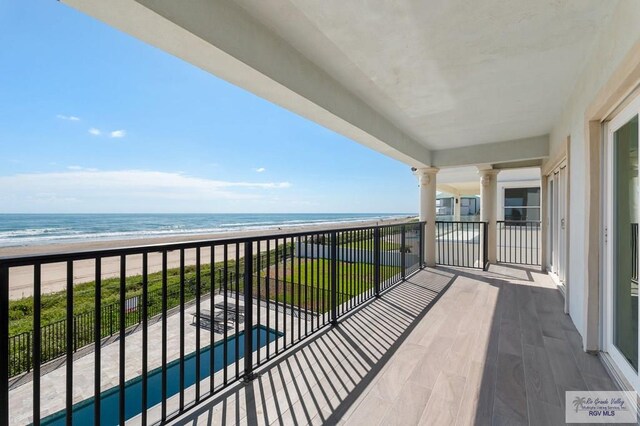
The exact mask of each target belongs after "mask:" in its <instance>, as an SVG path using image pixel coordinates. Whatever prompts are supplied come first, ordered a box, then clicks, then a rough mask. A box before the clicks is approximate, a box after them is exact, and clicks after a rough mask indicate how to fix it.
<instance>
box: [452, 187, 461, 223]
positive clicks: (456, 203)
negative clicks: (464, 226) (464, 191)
mask: <svg viewBox="0 0 640 426" xmlns="http://www.w3.org/2000/svg"><path fill="white" fill-rule="evenodd" d="M461 207H462V206H461V205H460V194H454V195H453V220H454V221H455V222H460V208H461Z"/></svg>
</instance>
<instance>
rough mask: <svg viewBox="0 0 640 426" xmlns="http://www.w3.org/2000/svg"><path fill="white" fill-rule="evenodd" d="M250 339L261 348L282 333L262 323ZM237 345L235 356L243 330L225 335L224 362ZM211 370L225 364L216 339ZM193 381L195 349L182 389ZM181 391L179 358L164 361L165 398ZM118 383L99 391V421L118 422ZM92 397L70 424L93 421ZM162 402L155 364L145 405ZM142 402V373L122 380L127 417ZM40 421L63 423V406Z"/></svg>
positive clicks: (206, 354)
mask: <svg viewBox="0 0 640 426" xmlns="http://www.w3.org/2000/svg"><path fill="white" fill-rule="evenodd" d="M252 332H253V341H254V342H257V343H258V347H259V348H261V347H263V346H265V345H267V344H268V343H270V342H273V341H274V340H276V339H277V338H278V337H280V336H282V333H279V332H276V331H274V330H271V329H268V328H266V327H263V326H255V327H253V329H252ZM236 345H238V354H239V355H238V359H241V358H242V357H243V356H244V331H243V332H241V333H239V334H238V335H234V336H231V337H229V338H228V339H227V365H230V364H233V362H234V361H235V356H236ZM210 356H211V347H210V346H207V347H205V348H202V349H201V351H200V379H201V380H202V379H204V378H206V377H208V376H209V375H210V368H209V367H210ZM213 360H214V364H213V368H214V373H215V372H217V371H220V370H222V368H223V367H224V341H219V342H216V343H215V344H214V346H213ZM195 383H196V353H195V352H193V353H190V354H189V355H186V356H185V358H184V387H185V389H186V388H188V387H190V386H192V385H194V384H195ZM179 392H180V361H179V360H175V361H172V362H171V363H169V364H167V398H169V397H171V396H173V395H176V394H178V393H179ZM119 398H120V387H119V386H116V387H113V388H111V389H108V390H106V391H104V392H102V393H101V394H100V404H101V406H100V410H101V411H100V424H102V425H117V424H118V416H119ZM93 402H94V398H90V399H87V400H84V401H81V402H78V403H77V404H75V405H74V406H73V424H78V425H86V424H93V420H94V415H93V414H94V403H93ZM161 402H162V368H161V367H160V368H156V369H154V370H152V371H150V372H149V374H148V375H147V408H151V407H153V406H154V405H156V404H159V403H161ZM141 406H142V376H139V377H136V378H134V379H131V380H129V381H128V382H127V383H126V384H125V418H126V419H127V420H128V419H130V418H132V417H135V416H137V415H138V414H140V412H141ZM42 424H43V425H56V426H57V425H65V424H66V410H62V411H59V412H57V413H55V414H52V415H50V416H48V417H47V418H45V419H43V420H42Z"/></svg>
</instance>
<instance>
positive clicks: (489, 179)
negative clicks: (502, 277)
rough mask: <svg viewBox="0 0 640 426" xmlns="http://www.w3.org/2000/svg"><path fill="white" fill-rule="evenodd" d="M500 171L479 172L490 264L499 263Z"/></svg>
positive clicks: (482, 216)
mask: <svg viewBox="0 0 640 426" xmlns="http://www.w3.org/2000/svg"><path fill="white" fill-rule="evenodd" d="M499 172H500V170H495V169H486V170H479V171H478V174H480V220H481V221H482V222H488V223H489V226H488V229H487V234H488V235H487V239H488V241H487V245H488V253H487V255H488V256H487V258H488V260H489V263H496V261H497V223H496V221H497V210H498V209H497V206H496V203H497V202H498V173H499Z"/></svg>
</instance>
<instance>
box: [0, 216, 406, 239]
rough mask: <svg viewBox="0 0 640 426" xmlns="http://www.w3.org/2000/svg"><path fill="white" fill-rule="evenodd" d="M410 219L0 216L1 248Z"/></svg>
mask: <svg viewBox="0 0 640 426" xmlns="http://www.w3.org/2000/svg"><path fill="white" fill-rule="evenodd" d="M409 216H416V214H412V213H396V214H388V213H282V214H280V213H260V214H254V213H237V214H230V213H219V214H0V247H14V246H28V245H40V244H52V243H63V242H77V241H99V240H120V239H131V238H147V237H160V236H173V235H186V234H210V233H217V232H225V231H240V230H251V229H268V228H285V227H291V226H299V225H302V224H321V223H322V224H325V223H326V224H331V223H339V222H346V221H359V220H372V219H387V218H394V217H409Z"/></svg>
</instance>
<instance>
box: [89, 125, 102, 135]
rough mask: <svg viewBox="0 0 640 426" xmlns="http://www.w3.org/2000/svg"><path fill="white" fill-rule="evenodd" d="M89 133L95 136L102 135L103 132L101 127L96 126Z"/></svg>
mask: <svg viewBox="0 0 640 426" xmlns="http://www.w3.org/2000/svg"><path fill="white" fill-rule="evenodd" d="M89 133H90V134H92V135H93V136H100V135H101V134H102V132H101V131H100V129H96V128H95V127H92V128H90V129H89Z"/></svg>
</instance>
